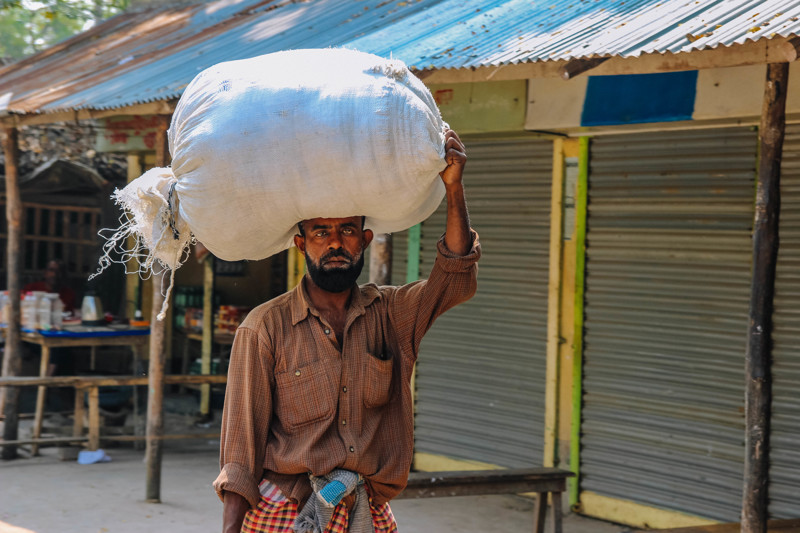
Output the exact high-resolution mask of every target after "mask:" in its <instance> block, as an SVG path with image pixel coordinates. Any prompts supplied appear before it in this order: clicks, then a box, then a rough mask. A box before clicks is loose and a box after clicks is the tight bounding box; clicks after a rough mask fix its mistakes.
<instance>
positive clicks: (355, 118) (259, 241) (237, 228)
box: [169, 49, 445, 260]
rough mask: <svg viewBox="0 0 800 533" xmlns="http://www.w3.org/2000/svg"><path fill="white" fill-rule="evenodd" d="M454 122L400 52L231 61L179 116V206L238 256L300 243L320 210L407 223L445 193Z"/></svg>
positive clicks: (372, 223) (388, 226)
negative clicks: (447, 131)
mask: <svg viewBox="0 0 800 533" xmlns="http://www.w3.org/2000/svg"><path fill="white" fill-rule="evenodd" d="M443 130H444V126H443V123H442V119H441V116H440V114H439V111H438V109H437V107H436V104H435V103H434V101H433V98H432V97H431V94H430V92H429V91H428V89H427V88H426V87H425V86H424V85H423V84H422V82H421V81H419V79H417V78H416V77H415V76H413V75H412V74H411V73H410V72H409V71H408V69H407V68H406V66H405V65H403V64H402V63H401V62H399V61H396V60H386V59H382V58H380V57H378V56H375V55H371V54H365V53H361V52H356V51H353V50H344V49H324V50H294V51H288V52H279V53H275V54H269V55H265V56H260V57H256V58H252V59H245V60H241V61H232V62H228V63H222V64H219V65H216V66H214V67H211V68H209V69H207V70H206V71H204V72H202V73H201V74H200V75H198V76H197V77H196V78H195V79H194V81H193V82H192V83H191V84H190V85H189V86H188V87H187V88H186V91H185V92H184V94H183V96H182V97H181V100H180V102H179V103H178V107H177V109H176V110H175V114H174V116H173V118H172V125H171V127H170V130H169V144H170V152H171V153H172V158H173V159H172V169H173V172H174V174H175V176H176V178H177V179H178V183H177V185H176V188H175V191H176V193H177V195H178V197H179V198H180V202H181V203H180V212H179V215H180V218H182V219H185V220H186V221H187V222H188V224H189V227H190V228H191V230H192V232H193V233H194V235H195V236H196V237H197V239H198V240H199V241H201V242H202V243H203V244H204V245H205V246H206V247H207V248H208V249H209V250H210V251H211V252H212V253H213V254H214V255H216V256H217V257H220V258H222V259H226V260H240V259H262V258H264V257H268V256H270V255H272V254H275V253H277V252H280V251H281V250H284V249H286V248H288V247H289V246H291V243H292V236H293V235H294V234H295V233H296V224H297V222H299V221H300V220H304V219H308V218H315V217H344V216H352V215H366V216H367V219H368V220H367V225H368V226H369V227H370V228H371V229H373V230H374V231H376V232H381V233H388V232H393V231H399V230H403V229H406V228H408V227H410V226H412V225H414V224H416V223H418V222H420V221H422V220H424V219H425V218H427V217H428V216H429V215H430V214H431V213H433V211H434V210H435V209H436V207H437V206H438V205H439V203H440V202H441V199H442V196H443V194H444V188H443V186H442V184H441V181H440V180H439V179H438V177H437V176H438V173H439V172H440V171H441V170H442V169H443V168H444V166H445V163H444V159H443V158H444V131H443Z"/></svg>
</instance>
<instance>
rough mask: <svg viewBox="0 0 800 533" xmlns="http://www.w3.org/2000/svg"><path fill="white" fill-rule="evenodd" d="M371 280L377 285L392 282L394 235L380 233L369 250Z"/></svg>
mask: <svg viewBox="0 0 800 533" xmlns="http://www.w3.org/2000/svg"><path fill="white" fill-rule="evenodd" d="M369 254H370V255H369V282H370V283H374V284H376V285H391V283H392V235H391V233H378V234H376V235H375V238H374V239H373V240H372V244H371V245H370V252H369Z"/></svg>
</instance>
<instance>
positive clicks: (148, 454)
mask: <svg viewBox="0 0 800 533" xmlns="http://www.w3.org/2000/svg"><path fill="white" fill-rule="evenodd" d="M168 128H169V117H168V116H161V117H159V122H158V129H157V130H156V140H155V147H156V166H158V167H166V166H167V165H168V164H169V150H168V147H167V129H168ZM165 277H166V276H165V272H162V273H160V274H153V277H152V278H151V279H152V280H153V308H152V311H151V317H150V364H149V372H148V374H149V378H150V380H149V384H148V395H147V431H146V436H147V439H146V442H147V446H146V451H145V458H146V463H147V480H146V495H145V500H146V501H147V502H149V503H160V502H161V452H162V442H161V436H162V435H163V434H164V365H165V362H166V342H165V341H166V335H165V333H166V328H165V326H166V324H165V323H164V321H162V320H158V318H157V317H158V314H159V312H160V311H161V305H162V304H163V303H164V295H163V293H162V290H163V285H164V278H165Z"/></svg>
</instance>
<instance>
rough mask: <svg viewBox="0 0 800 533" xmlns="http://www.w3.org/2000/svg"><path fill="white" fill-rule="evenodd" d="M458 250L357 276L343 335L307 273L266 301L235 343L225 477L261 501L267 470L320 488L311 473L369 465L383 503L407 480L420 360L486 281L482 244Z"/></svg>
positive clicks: (297, 492) (280, 479)
mask: <svg viewBox="0 0 800 533" xmlns="http://www.w3.org/2000/svg"><path fill="white" fill-rule="evenodd" d="M472 239H473V245H472V249H471V250H470V252H469V253H468V254H467V255H465V256H456V255H454V254H453V253H452V252H450V251H449V250H448V249H447V248H446V247H445V245H444V239H440V240H439V243H438V252H439V253H438V255H437V257H436V262H435V264H434V266H433V268H432V270H431V274H430V276H429V277H428V279H427V280H421V281H417V282H414V283H410V284H408V285H404V286H401V287H388V286H387V287H377V286H375V285H373V284H368V285H364V286H361V287H354V288H353V293H352V297H351V300H350V305H349V309H348V312H347V320H346V323H345V328H344V335H343V337H342V338H343V342H342V345H341V346H339V343H338V342H337V340H336V335H335V334H334V332H333V329H332V328H331V327H330V325H329V324H327V323H326V322H325V321H324V320H323V319H322V318H321V316H320V314H319V313H318V312H317V310H316V309H315V308H314V306H313V304H312V303H311V301H310V299H309V298H308V295H307V293H306V291H305V288H304V284H303V283H301V284H299V285H298V286H297V288H296V289H294V290H293V291H291V292H288V293H286V294H284V295H282V296H279V297H278V298H275V299H273V300H271V301H269V302H267V303H265V304H262V305H260V306H259V307H257V308H256V309H254V310H253V311H252V312H251V313H250V314H249V315H248V316H247V319H246V320H245V321H244V323H242V325H241V326H240V327H239V329H238V330H237V332H236V339H235V341H234V343H233V348H232V350H231V361H230V368H229V369H228V385H227V392H226V395H225V408H224V411H223V415H222V416H223V418H222V435H221V441H220V445H221V446H220V468H221V472H220V474H219V477H217V479H216V481H215V482H214V488H215V489H216V490H217V493H218V494H219V496H220V498H222V496H223V493H224V491H232V492H236V493H238V494H241V495H242V496H243V497H244V498H245V499H247V501H248V502H250V505H251V506H253V507H255V506H256V505H257V503H258V502H259V500H260V495H259V491H258V484H259V482H260V481H261V479H262V478H265V479H267V480H269V481H271V482H272V483H274V484H276V485H277V486H278V487H279V488H280V489H281V490H282V491H283V493H284V494H286V496H288V497H289V498H291V499H293V500H295V501H304V500H305V499H306V498H307V497H308V496H309V495H310V494H311V486H310V483H309V480H308V475H307V474H308V473H309V472H310V473H312V474H314V475H318V476H319V475H323V474H327V473H329V472H330V471H331V470H333V469H334V468H344V469H347V470H352V471H354V472H359V473H361V474H363V476H364V478H365V479H366V480H367V484H368V485H369V488H370V489H371V493H372V497H373V499H374V502H375V503H376V504H377V505H380V504H382V503H383V502H386V501H389V500H390V499H391V498H393V497H394V496H396V495H397V494H398V493H399V492H400V491H402V490H403V488H405V486H406V483H407V481H408V472H409V469H410V467H411V460H412V454H413V446H414V414H413V397H412V391H411V386H410V384H411V372H412V370H413V368H414V362H415V361H416V359H417V353H418V351H419V345H420V341H421V340H422V336H423V335H424V334H425V332H426V331H428V329H429V328H430V327H431V325H432V324H433V321H434V320H435V319H436V317H437V316H439V315H440V314H442V313H444V312H445V311H446V310H448V309H450V308H451V307H453V306H455V305H456V304H459V303H461V302H464V301H466V300H468V299H469V298H470V297H471V296H472V295H473V294H475V289H476V287H477V274H478V265H477V261H478V258H479V257H480V244H479V242H478V235H477V234H476V233H475V232H474V231H472Z"/></svg>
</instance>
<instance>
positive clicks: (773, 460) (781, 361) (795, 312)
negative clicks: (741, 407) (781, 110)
mask: <svg viewBox="0 0 800 533" xmlns="http://www.w3.org/2000/svg"><path fill="white" fill-rule="evenodd" d="M772 342H773V350H772V359H773V363H772V387H773V388H772V423H771V431H770V472H769V477H770V485H769V500H770V503H769V512H770V515H771V516H772V517H774V518H794V517H796V516H800V126H798V125H793V126H787V128H786V139H785V141H784V145H783V164H782V167H781V215H780V248H779V249H778V268H777V273H776V279H775V307H774V314H773V333H772Z"/></svg>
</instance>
